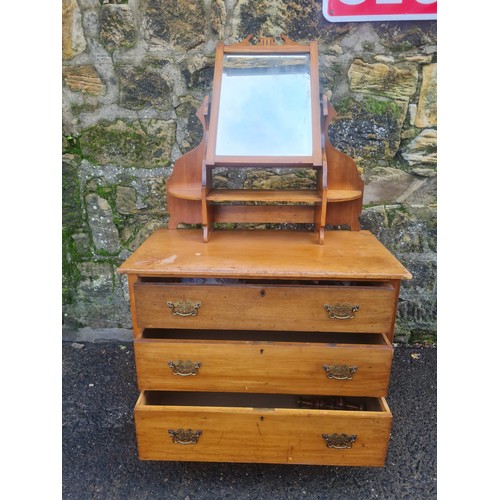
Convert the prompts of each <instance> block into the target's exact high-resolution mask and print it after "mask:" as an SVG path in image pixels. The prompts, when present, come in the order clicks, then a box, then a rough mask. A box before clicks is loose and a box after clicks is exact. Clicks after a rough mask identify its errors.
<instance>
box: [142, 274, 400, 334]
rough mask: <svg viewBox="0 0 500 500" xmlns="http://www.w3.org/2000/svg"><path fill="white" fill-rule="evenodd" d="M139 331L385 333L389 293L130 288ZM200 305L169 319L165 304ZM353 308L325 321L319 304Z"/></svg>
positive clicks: (150, 285) (353, 289)
mask: <svg viewBox="0 0 500 500" xmlns="http://www.w3.org/2000/svg"><path fill="white" fill-rule="evenodd" d="M134 295H135V306H136V315H137V324H138V326H139V327H141V328H187V329H192V328H200V329H216V328H221V329H228V328H236V329H239V330H250V329H259V330H262V329H264V330H282V329H285V330H291V331H302V330H311V331H318V332H324V331H332V332H368V333H370V332H373V333H387V334H390V329H391V324H392V318H393V304H394V289H393V288H392V286H386V287H368V286H367V287H363V286H286V285H248V284H244V285H238V284H231V285H226V286H218V285H198V286H192V285H182V284H173V285H169V284H162V283H141V282H136V283H135V285H134ZM176 301H190V302H197V303H200V304H201V307H200V308H199V309H198V310H197V311H196V316H187V317H184V316H179V315H173V314H172V310H171V309H170V308H169V307H168V306H167V303H168V302H176ZM325 304H329V305H334V304H350V305H351V306H357V307H359V310H358V311H357V312H355V313H354V314H353V318H352V319H330V318H329V315H328V312H327V311H326V310H325V308H324V305H325Z"/></svg>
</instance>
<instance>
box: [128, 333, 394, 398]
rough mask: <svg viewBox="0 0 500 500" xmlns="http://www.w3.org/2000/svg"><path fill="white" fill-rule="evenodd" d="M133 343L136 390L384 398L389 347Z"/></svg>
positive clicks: (247, 342) (321, 344) (312, 344)
mask: <svg viewBox="0 0 500 500" xmlns="http://www.w3.org/2000/svg"><path fill="white" fill-rule="evenodd" d="M382 337H383V338H384V341H385V343H384V344H383V345H366V344H362V345H349V344H347V345H345V344H341V345H335V344H329V343H308V342H303V343H299V342H264V341H217V340H186V341H178V340H163V339H158V340H149V339H140V340H136V342H135V344H134V348H135V354H136V367H137V378H138V384H139V388H140V389H150V390H182V391H228V392H231V391H233V392H265V393H273V392H277V393H286V394H290V393H297V392H299V393H302V394H336V395H344V396H349V395H350V396H385V395H386V394H387V389H388V384H389V376H390V370H391V362H392V346H391V345H390V344H389V343H388V342H387V339H386V338H385V337H384V336H382Z"/></svg>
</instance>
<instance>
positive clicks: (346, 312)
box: [323, 303, 359, 319]
mask: <svg viewBox="0 0 500 500" xmlns="http://www.w3.org/2000/svg"><path fill="white" fill-rule="evenodd" d="M323 308H324V309H325V310H326V311H327V312H328V317H329V318H330V319H354V316H355V314H356V313H357V312H358V311H359V306H356V305H354V306H352V305H351V304H339V303H337V304H333V305H330V304H324V305H323Z"/></svg>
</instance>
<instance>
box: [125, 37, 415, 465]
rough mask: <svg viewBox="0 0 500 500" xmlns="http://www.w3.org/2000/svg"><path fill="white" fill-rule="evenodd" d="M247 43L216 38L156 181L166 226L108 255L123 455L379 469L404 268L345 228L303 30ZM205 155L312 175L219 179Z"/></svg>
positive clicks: (323, 103) (356, 206) (347, 164)
mask: <svg viewBox="0 0 500 500" xmlns="http://www.w3.org/2000/svg"><path fill="white" fill-rule="evenodd" d="M255 42H256V40H255V39H253V38H252V37H251V36H250V37H248V38H247V39H246V40H245V41H243V42H241V43H239V44H233V45H224V44H219V45H218V46H217V49H216V62H215V74H214V87H213V95H212V100H211V101H209V99H208V98H206V99H205V101H204V102H203V104H202V106H201V107H200V109H199V110H198V113H197V115H198V117H199V118H200V120H201V122H202V124H203V139H202V141H201V143H200V145H199V146H198V147H197V148H195V149H194V150H192V151H190V152H188V153H186V154H185V155H184V156H182V157H181V158H179V159H178V160H177V161H176V163H175V165H174V170H173V173H172V175H171V177H170V178H169V179H168V181H167V206H168V211H169V213H170V219H169V225H168V228H165V229H159V230H157V231H156V232H154V233H153V234H152V235H151V236H150V237H149V238H148V239H147V240H146V241H145V242H144V243H143V244H142V245H141V246H140V247H139V248H138V249H137V250H136V251H135V252H134V253H133V254H132V255H131V256H130V257H129V258H128V259H127V260H126V261H125V262H124V263H123V264H122V266H121V267H120V268H119V270H118V272H119V273H125V274H127V276H128V282H129V292H130V307H131V316H132V324H133V329H134V351H135V360H136V368H137V380H138V386H139V391H140V395H139V398H138V401H137V403H136V406H135V410H134V415H135V423H136V435H137V443H138V451H139V457H140V458H141V459H143V460H173V461H178V460H188V461H209V462H262V463H294V464H316V465H320V464H324V465H351V466H354V465H356V466H383V465H384V463H385V457H386V452H387V446H388V442H389V436H390V431H391V424H392V415H391V412H390V409H389V407H388V405H387V402H386V400H385V396H386V395H387V390H388V385H389V379H390V373H391V364H392V351H393V347H392V341H393V335H394V323H395V319H396V309H397V304H398V296H399V287H400V282H401V280H405V279H410V278H411V275H410V273H409V272H408V271H407V270H406V269H405V268H404V267H403V266H402V265H401V264H400V263H399V262H398V261H397V259H396V258H395V257H394V256H393V255H392V254H391V253H390V252H389V251H388V250H387V249H386V248H385V247H384V246H383V245H382V244H381V243H380V242H379V241H378V240H377V239H376V238H375V237H374V236H373V235H372V234H371V233H370V232H368V231H364V230H360V228H359V220H358V219H359V214H360V211H361V207H362V205H361V204H362V196H363V182H362V181H361V179H360V177H359V175H358V172H357V168H356V165H355V163H354V161H353V160H352V159H351V158H349V157H348V156H346V155H344V154H342V153H341V152H339V151H337V150H336V149H335V148H334V147H333V146H332V145H331V143H330V141H329V140H328V134H327V129H328V125H329V124H330V122H331V121H332V120H333V119H334V117H335V111H334V109H333V108H332V107H331V105H330V104H329V103H328V102H327V100H326V98H323V99H320V97H319V95H320V94H319V78H318V62H317V61H318V54H317V45H316V43H315V42H311V43H309V44H305V45H303V44H298V43H295V42H292V41H291V40H290V39H288V38H286V37H283V38H282V43H281V44H279V45H277V44H276V43H275V41H274V40H271V39H262V40H259V41H257V43H255ZM278 90H279V92H277V91H278ZM255 96H257V98H256V97H255ZM231 103H232V106H231V107H230V109H229V110H230V111H231V113H228V112H227V110H228V106H229V105H230V104H231ZM289 108H290V109H289ZM263 129H264V131H265V133H264V134H263ZM283 129H285V131H283ZM269 134H275V135H274V136H273V137H271V139H272V140H271V141H269V140H268V139H269V137H267V136H268V135H269ZM219 167H221V168H222V167H223V168H228V169H231V168H259V169H275V168H281V169H311V170H312V171H313V172H314V174H315V177H316V182H315V186H314V187H313V188H312V189H299V190H273V189H263V190H258V189H221V188H219V187H216V186H214V183H213V182H212V180H213V172H214V171H216V169H217V168H219ZM181 223H182V224H190V225H197V226H193V227H195V228H194V229H193V228H191V229H178V225H179V224H181ZM221 223H224V224H228V223H247V224H248V223H251V224H254V223H274V224H285V229H279V230H275V229H265V230H249V229H234V230H228V229H220V224H221ZM287 223H293V224H294V227H301V225H305V228H306V229H309V230H297V229H294V230H289V229H286V227H287V226H286V224H287ZM330 229H331V230H330Z"/></svg>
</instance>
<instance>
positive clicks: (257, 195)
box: [207, 189, 321, 211]
mask: <svg viewBox="0 0 500 500" xmlns="http://www.w3.org/2000/svg"><path fill="white" fill-rule="evenodd" d="M207 200H208V201H216V202H224V201H245V202H248V201H256V202H271V203H272V202H292V203H316V202H318V201H321V196H320V195H319V194H318V193H317V192H316V191H312V190H305V189H302V190H284V189H281V190H278V189H213V190H212V191H211V192H210V193H209V194H208V195H207ZM288 210H289V211H290V209H288Z"/></svg>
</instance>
